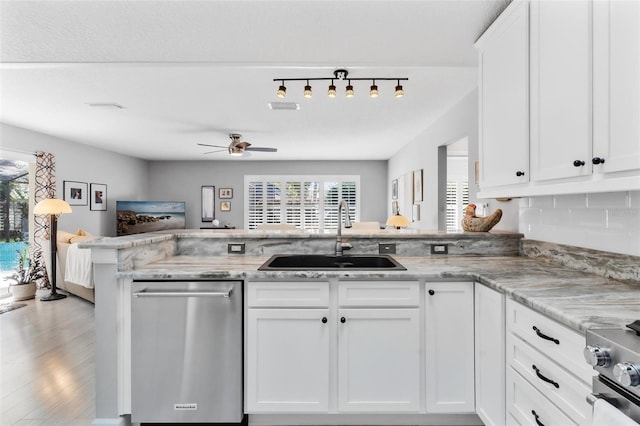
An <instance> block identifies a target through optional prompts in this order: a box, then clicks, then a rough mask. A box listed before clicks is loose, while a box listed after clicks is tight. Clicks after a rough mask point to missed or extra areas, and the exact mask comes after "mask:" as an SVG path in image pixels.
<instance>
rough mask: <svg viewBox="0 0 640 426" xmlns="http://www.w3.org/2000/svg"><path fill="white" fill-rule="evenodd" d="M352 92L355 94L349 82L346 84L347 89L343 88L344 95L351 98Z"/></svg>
mask: <svg viewBox="0 0 640 426" xmlns="http://www.w3.org/2000/svg"><path fill="white" fill-rule="evenodd" d="M354 94H355V92H354V91H353V86H352V85H351V83H349V84H348V85H347V90H345V96H346V97H347V98H353V95H354Z"/></svg>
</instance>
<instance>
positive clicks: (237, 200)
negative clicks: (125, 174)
mask: <svg viewBox="0 0 640 426" xmlns="http://www.w3.org/2000/svg"><path fill="white" fill-rule="evenodd" d="M149 164H150V166H149V197H150V198H149V199H153V200H159V201H186V207H187V228H199V227H201V226H207V225H209V224H208V223H202V221H201V217H200V187H201V186H202V185H214V186H215V187H216V208H215V216H216V219H218V220H219V221H220V222H221V224H223V225H227V224H228V225H232V226H235V227H236V228H243V227H244V225H243V223H244V194H243V192H244V176H245V175H336V174H340V175H360V182H361V194H360V195H361V203H360V207H361V217H360V220H362V221H376V220H377V221H379V222H381V223H385V222H386V220H387V208H386V200H387V162H386V161H242V160H233V161H153V162H150V163H149ZM218 188H233V199H231V200H228V201H230V202H231V211H230V212H221V211H220V200H219V199H218Z"/></svg>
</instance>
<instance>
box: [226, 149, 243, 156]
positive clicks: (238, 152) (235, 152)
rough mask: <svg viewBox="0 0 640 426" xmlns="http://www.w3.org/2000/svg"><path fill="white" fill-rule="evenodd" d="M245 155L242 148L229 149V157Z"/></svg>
mask: <svg viewBox="0 0 640 426" xmlns="http://www.w3.org/2000/svg"><path fill="white" fill-rule="evenodd" d="M243 153H244V150H242V149H240V148H229V155H232V156H234V157H240V156H242V154H243Z"/></svg>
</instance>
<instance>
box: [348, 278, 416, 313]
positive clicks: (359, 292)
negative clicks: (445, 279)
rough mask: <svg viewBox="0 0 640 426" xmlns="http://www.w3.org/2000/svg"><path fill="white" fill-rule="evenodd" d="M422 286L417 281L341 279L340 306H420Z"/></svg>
mask: <svg viewBox="0 0 640 426" xmlns="http://www.w3.org/2000/svg"><path fill="white" fill-rule="evenodd" d="M419 301H420V287H419V284H418V282H417V281H341V282H340V283H339V285H338V303H339V304H340V306H343V307H345V306H395V307H398V306H399V307H405V306H411V307H415V306H418V304H419Z"/></svg>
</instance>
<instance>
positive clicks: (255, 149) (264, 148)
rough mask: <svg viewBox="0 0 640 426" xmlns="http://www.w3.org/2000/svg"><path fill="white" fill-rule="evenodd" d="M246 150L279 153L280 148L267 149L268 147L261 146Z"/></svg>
mask: <svg viewBox="0 0 640 426" xmlns="http://www.w3.org/2000/svg"><path fill="white" fill-rule="evenodd" d="M244 150H245V151H259V152H278V148H267V147H260V146H248V147H246V148H245V149H244Z"/></svg>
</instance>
